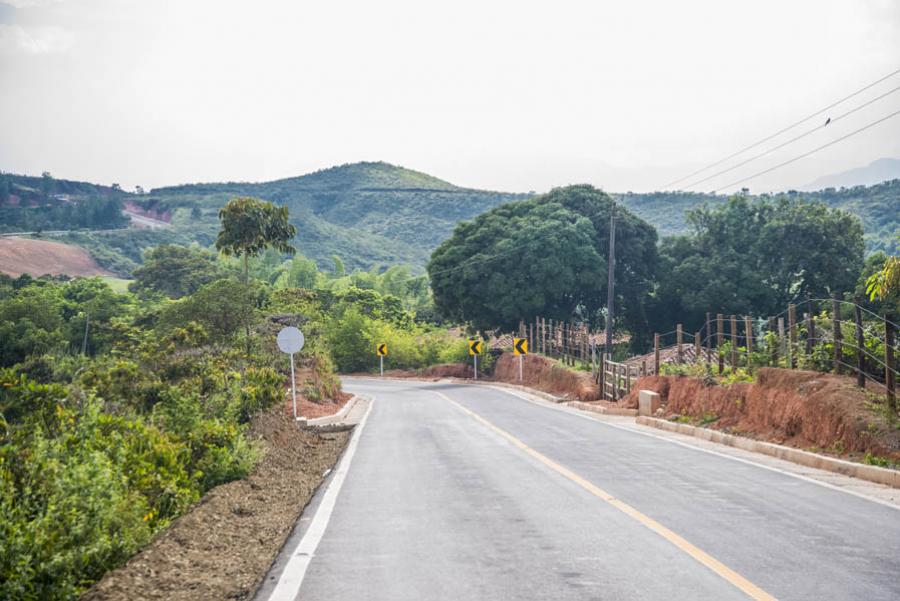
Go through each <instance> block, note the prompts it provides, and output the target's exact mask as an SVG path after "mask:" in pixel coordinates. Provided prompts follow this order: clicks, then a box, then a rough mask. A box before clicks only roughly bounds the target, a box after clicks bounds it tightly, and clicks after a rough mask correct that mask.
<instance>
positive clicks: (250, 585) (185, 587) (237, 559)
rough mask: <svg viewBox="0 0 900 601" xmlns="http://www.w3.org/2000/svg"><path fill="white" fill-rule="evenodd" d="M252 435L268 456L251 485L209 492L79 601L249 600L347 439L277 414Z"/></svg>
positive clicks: (230, 485) (256, 427)
mask: <svg viewBox="0 0 900 601" xmlns="http://www.w3.org/2000/svg"><path fill="white" fill-rule="evenodd" d="M252 434H253V435H254V436H256V437H258V438H259V439H260V440H261V441H262V445H263V447H264V448H265V456H264V457H263V459H262V460H261V461H260V463H259V464H258V465H257V467H256V469H254V471H253V473H252V474H251V475H250V476H249V477H248V478H246V479H244V480H238V481H235V482H230V483H228V484H224V485H222V486H219V487H217V488H215V489H213V490H212V491H210V492H209V493H208V494H207V495H206V496H205V497H204V498H203V500H202V501H201V502H200V504H199V505H197V507H195V508H194V509H193V510H192V511H191V512H190V513H188V514H187V515H184V516H182V517H181V518H179V519H178V520H176V521H175V522H173V523H172V525H171V526H170V527H169V528H168V529H167V530H166V531H165V532H163V533H162V534H161V535H160V536H159V538H157V539H156V540H155V541H154V542H153V543H151V544H150V545H149V546H148V547H147V548H146V549H144V550H143V551H141V552H140V553H139V554H138V555H136V556H134V557H133V558H132V559H131V560H130V561H129V562H128V563H127V564H125V565H124V566H123V567H121V568H119V569H117V570H114V571H112V572H110V573H108V574H106V576H104V578H103V580H101V581H100V582H99V583H98V584H97V585H96V586H94V587H93V588H92V589H91V590H90V591H88V592H87V593H86V594H85V595H84V596H83V597H82V598H83V599H84V600H90V601H99V600H122V601H124V600H126V599H127V600H131V599H171V600H175V601H179V600H184V601H188V600H190V601H197V600H203V599H217V600H218V599H248V598H250V597H251V596H252V594H253V592H254V591H255V589H256V587H257V586H258V584H259V582H260V580H261V579H262V578H263V577H264V576H265V574H266V571H267V570H268V568H269V566H270V565H271V563H272V561H273V559H274V558H275V555H276V554H277V553H278V550H279V549H280V548H281V545H282V544H283V542H284V540H285V538H286V537H287V535H288V534H289V533H290V531H291V528H293V526H294V523H295V522H296V520H297V518H298V517H299V516H300V513H301V511H302V510H303V508H304V507H305V506H306V504H307V502H309V499H310V498H311V497H312V494H313V492H314V491H315V489H316V487H317V486H318V485H319V483H320V482H321V481H322V478H323V474H324V473H325V471H326V470H328V469H329V468H331V467H332V466H333V465H334V463H335V462H336V461H337V459H338V457H339V456H340V454H341V451H342V450H343V448H344V445H345V443H346V441H347V438H348V433H347V432H335V433H330V434H317V433H312V432H307V431H301V430H298V429H297V428H296V427H295V426H294V424H293V423H292V421H291V420H290V419H289V418H287V417H286V416H284V415H283V414H282V412H281V410H280V408H276V409H273V410H272V411H270V412H268V413H266V414H264V415H262V416H260V417H259V418H257V419H256V420H255V422H254V424H253V428H252Z"/></svg>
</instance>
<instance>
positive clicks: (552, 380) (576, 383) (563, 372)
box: [493, 353, 600, 401]
mask: <svg viewBox="0 0 900 601" xmlns="http://www.w3.org/2000/svg"><path fill="white" fill-rule="evenodd" d="M523 359H524V365H523V367H522V376H523V379H522V380H521V381H520V380H519V357H517V356H515V355H513V354H512V353H503V355H501V356H500V358H499V359H497V363H496V364H495V365H494V375H493V379H494V380H500V381H502V382H510V383H512V384H524V385H526V386H531V387H533V388H537V389H538V390H543V391H544V392H549V393H551V394H554V395H557V396H562V397H565V398H569V399H577V400H579V401H594V400H597V399H598V398H599V396H600V395H599V388H598V386H597V384H595V383H594V382H593V380H592V379H591V374H589V373H586V372H575V371H572V370H569V369H566V368H565V367H562V366H561V365H559V364H558V363H557V362H556V361H553V360H552V359H548V358H546V357H541V356H539V355H526V356H525V357H523Z"/></svg>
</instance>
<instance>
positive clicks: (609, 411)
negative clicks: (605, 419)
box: [567, 401, 638, 417]
mask: <svg viewBox="0 0 900 601" xmlns="http://www.w3.org/2000/svg"><path fill="white" fill-rule="evenodd" d="M567 405H568V406H569V407H572V408H574V409H581V410H582V411H592V412H594V413H600V414H602V415H625V416H628V417H635V416H636V415H637V414H638V411H637V409H624V408H620V407H604V406H603V405H592V404H591V403H583V402H581V401H570V402H569V403H567Z"/></svg>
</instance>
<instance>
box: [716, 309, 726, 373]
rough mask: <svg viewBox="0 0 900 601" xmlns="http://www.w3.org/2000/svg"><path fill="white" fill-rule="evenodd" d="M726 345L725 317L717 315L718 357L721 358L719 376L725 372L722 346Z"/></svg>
mask: <svg viewBox="0 0 900 601" xmlns="http://www.w3.org/2000/svg"><path fill="white" fill-rule="evenodd" d="M723 344H725V316H724V315H722V314H721V313H717V314H716V355H717V356H718V358H719V375H722V372H723V371H725V355H723V354H722V345H723Z"/></svg>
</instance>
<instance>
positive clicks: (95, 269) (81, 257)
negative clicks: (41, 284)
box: [0, 238, 114, 277]
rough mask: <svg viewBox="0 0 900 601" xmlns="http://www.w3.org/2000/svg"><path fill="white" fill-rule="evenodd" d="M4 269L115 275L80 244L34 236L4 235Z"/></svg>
mask: <svg viewBox="0 0 900 601" xmlns="http://www.w3.org/2000/svg"><path fill="white" fill-rule="evenodd" d="M0 272H3V273H5V274H8V275H11V276H13V277H18V276H20V275H22V274H23V273H27V274H29V275H33V276H41V275H47V274H49V275H71V276H79V275H80V276H91V275H114V274H113V273H112V272H110V271H106V270H105V269H103V268H102V267H100V266H99V265H97V262H96V261H94V259H93V258H92V257H91V255H90V254H88V252H87V251H86V250H84V249H83V248H81V247H78V246H72V245H69V244H63V243H61V242H50V241H48V240H31V239H29V238H0Z"/></svg>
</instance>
